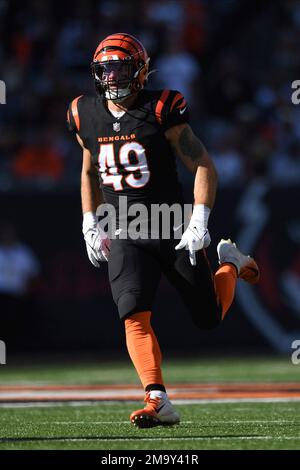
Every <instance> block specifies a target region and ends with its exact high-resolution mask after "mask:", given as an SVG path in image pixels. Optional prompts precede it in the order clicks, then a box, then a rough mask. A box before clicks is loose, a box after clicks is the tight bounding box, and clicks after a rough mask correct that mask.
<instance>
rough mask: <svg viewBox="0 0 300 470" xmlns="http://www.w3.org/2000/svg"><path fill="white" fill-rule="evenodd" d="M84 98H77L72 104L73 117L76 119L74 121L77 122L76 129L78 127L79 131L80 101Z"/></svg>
mask: <svg viewBox="0 0 300 470" xmlns="http://www.w3.org/2000/svg"><path fill="white" fill-rule="evenodd" d="M82 96H83V95H80V96H77V98H75V99H74V100H73V101H72V103H71V111H72V115H73V118H74V121H75V124H76V127H77V130H78V131H79V129H80V117H79V113H78V100H79V99H80V98H81V97H82Z"/></svg>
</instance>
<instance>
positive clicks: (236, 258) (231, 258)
mask: <svg viewBox="0 0 300 470" xmlns="http://www.w3.org/2000/svg"><path fill="white" fill-rule="evenodd" d="M217 252H218V257H219V264H224V263H231V264H234V266H235V267H236V269H237V272H238V277H239V278H240V279H242V280H243V281H246V282H249V283H250V284H256V283H257V282H258V281H259V277H260V273H259V269H258V266H257V264H256V262H255V261H254V259H253V258H251V256H247V255H244V254H243V253H241V251H240V250H239V249H238V248H237V247H236V244H235V243H233V242H232V241H231V240H230V239H228V240H224V239H222V240H221V241H220V242H219V244H218V246H217Z"/></svg>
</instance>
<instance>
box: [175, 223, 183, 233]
mask: <svg viewBox="0 0 300 470" xmlns="http://www.w3.org/2000/svg"><path fill="white" fill-rule="evenodd" d="M182 226H183V224H180V225H178V227H174V226H173V230H174V232H176V230H178V229H180V227H182Z"/></svg>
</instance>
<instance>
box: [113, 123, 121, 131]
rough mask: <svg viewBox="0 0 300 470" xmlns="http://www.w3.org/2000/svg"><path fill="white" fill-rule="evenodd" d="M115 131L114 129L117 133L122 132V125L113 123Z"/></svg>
mask: <svg viewBox="0 0 300 470" xmlns="http://www.w3.org/2000/svg"><path fill="white" fill-rule="evenodd" d="M113 129H114V131H115V132H120V129H121V124H120V123H119V122H114V123H113Z"/></svg>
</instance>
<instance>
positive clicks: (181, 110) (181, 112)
mask: <svg viewBox="0 0 300 470" xmlns="http://www.w3.org/2000/svg"><path fill="white" fill-rule="evenodd" d="M185 110H186V106H185V108H183V109H180V110H179V112H180V114H183V113H184V111H185Z"/></svg>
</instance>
